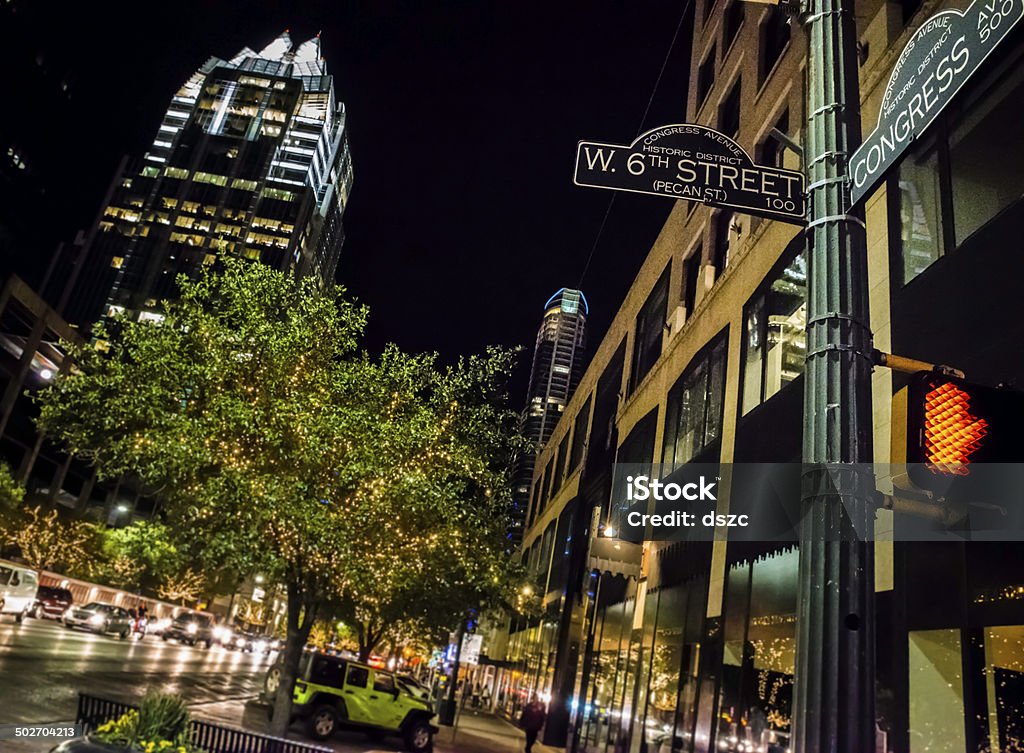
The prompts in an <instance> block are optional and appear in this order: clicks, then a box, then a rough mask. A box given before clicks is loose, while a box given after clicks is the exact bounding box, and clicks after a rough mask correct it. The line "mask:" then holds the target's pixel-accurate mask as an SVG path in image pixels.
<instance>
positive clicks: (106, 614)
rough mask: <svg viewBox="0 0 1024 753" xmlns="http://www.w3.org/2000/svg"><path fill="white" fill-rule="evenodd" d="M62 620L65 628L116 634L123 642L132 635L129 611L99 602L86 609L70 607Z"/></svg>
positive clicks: (87, 606) (94, 602) (92, 603)
mask: <svg viewBox="0 0 1024 753" xmlns="http://www.w3.org/2000/svg"><path fill="white" fill-rule="evenodd" d="M61 620H62V621H63V623H64V625H65V627H69V628H82V629H83V630H89V631H91V632H93V633H99V634H100V635H104V634H107V633H116V634H117V635H118V637H120V638H121V640H125V639H126V638H128V636H129V635H131V634H132V616H131V615H130V614H128V610H127V609H122V608H121V607H115V606H114V605H113V604H103V603H101V602H98V601H93V602H91V603H89V604H86V605H85V606H84V607H74V606H73V607H70V608H69V609H68V610H67V611H66V612H65V613H64V616H63V617H62V618H61Z"/></svg>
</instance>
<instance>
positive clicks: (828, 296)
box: [791, 0, 875, 753]
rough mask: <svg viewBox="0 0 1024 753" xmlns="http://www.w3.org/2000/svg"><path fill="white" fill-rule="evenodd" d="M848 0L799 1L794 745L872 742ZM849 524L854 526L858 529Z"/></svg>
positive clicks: (866, 419) (865, 408)
mask: <svg viewBox="0 0 1024 753" xmlns="http://www.w3.org/2000/svg"><path fill="white" fill-rule="evenodd" d="M853 5H854V3H853V0H804V3H803V7H802V12H803V19H802V20H803V22H804V24H805V25H806V28H807V32H808V58H809V59H808V63H807V66H808V67H807V71H808V73H807V144H806V151H805V165H806V170H807V180H808V186H807V190H808V200H809V206H810V210H809V218H808V227H807V241H808V243H807V258H808V270H809V276H808V294H807V361H806V367H805V369H806V376H805V379H806V391H805V397H804V400H805V406H804V417H805V418H804V449H803V458H804V463H805V467H804V478H803V501H802V505H803V507H802V509H803V517H802V519H801V523H800V570H799V584H798V607H797V611H798V619H797V643H796V650H797V658H796V688H795V694H794V713H793V739H792V741H791V743H792V747H793V750H794V751H796V753H870V752H871V751H874V749H875V680H874V678H875V649H874V628H875V624H874V623H875V619H874V598H875V594H874V588H875V579H874V545H873V544H872V543H871V542H870V541H869V540H867V539H869V538H870V536H866V537H865V536H863V534H864V533H865V532H868V533H870V532H872V531H873V524H874V510H875V508H874V503H873V501H872V499H873V492H874V475H873V473H872V472H871V470H870V463H871V462H872V460H873V457H872V443H871V433H872V424H871V416H872V411H871V368H872V338H871V330H870V325H869V318H868V279H867V247H866V242H865V233H864V223H863V221H862V220H861V219H860V218H858V217H855V216H852V215H851V214H850V209H851V202H850V185H849V180H848V160H849V157H850V156H851V154H852V153H853V151H854V149H856V147H857V146H859V144H860V141H861V129H860V94H859V85H858V80H857V75H858V74H857V31H856V24H855V21H854V14H853ZM858 531H859V532H860V534H861V535H860V536H859V535H858Z"/></svg>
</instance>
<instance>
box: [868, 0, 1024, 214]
mask: <svg viewBox="0 0 1024 753" xmlns="http://www.w3.org/2000/svg"><path fill="white" fill-rule="evenodd" d="M1022 16H1024V0H975V1H974V3H972V4H971V6H970V7H969V8H968V9H967V10H965V11H959V10H944V11H941V12H940V13H937V14H935V15H934V16H932V17H931V18H929V19H928V20H927V21H925V22H924V23H923V24H921V26H920V27H918V29H917V31H916V32H914V35H913V36H912V37H911V38H910V41H909V42H907V45H906V46H905V47H904V48H903V52H902V53H900V57H899V59H898V60H897V61H896V65H894V66H893V69H892V75H891V76H890V77H889V83H888V85H887V86H886V87H885V94H884V95H883V97H882V106H881V109H880V111H879V113H878V125H877V126H876V127H875V130H874V131H872V132H871V134H870V135H868V137H867V138H865V139H864V143H863V144H861V146H860V148H859V149H858V150H857V151H856V152H854V155H853V157H852V158H851V160H850V174H851V179H852V186H851V192H850V198H851V199H852V200H853V203H855V204H856V203H857V202H858V201H860V200H861V199H862V198H864V196H865V195H866V194H867V192H868V191H870V190H871V189H872V188H874V186H875V185H876V184H877V183H878V181H879V180H880V179H881V178H882V176H883V175H885V173H886V171H887V170H888V169H889V167H890V166H891V165H892V164H893V163H894V162H896V160H898V159H899V158H900V155H902V154H903V152H905V151H906V150H907V147H909V146H910V145H911V144H912V143H913V141H914V139H916V138H917V137H918V136H920V135H921V134H922V133H923V132H924V130H925V129H926V128H927V127H928V126H929V125H931V123H932V122H933V121H934V120H935V118H936V117H937V116H938V114H939V113H940V112H942V109H943V108H944V107H945V106H946V105H948V104H949V103H950V101H951V100H952V99H953V97H954V96H955V95H956V93H957V91H958V90H959V89H960V87H962V86H963V85H964V84H965V83H966V82H967V80H968V79H970V77H971V76H972V75H973V74H974V72H975V71H976V70H978V68H979V67H981V64H982V62H984V60H985V58H987V57H988V56H989V54H990V53H991V52H992V50H994V49H995V47H996V45H998V44H999V43H1000V42H1001V41H1002V40H1003V39H1005V38H1006V37H1007V36H1009V33H1010V29H1012V28H1013V27H1014V26H1016V25H1017V22H1018V21H1020V19H1021V17H1022Z"/></svg>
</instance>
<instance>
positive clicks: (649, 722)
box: [496, 0, 1024, 753]
mask: <svg viewBox="0 0 1024 753" xmlns="http://www.w3.org/2000/svg"><path fill="white" fill-rule="evenodd" d="M966 5H967V3H956V2H879V1H877V0H875V1H869V2H863V3H858V4H857V7H856V21H857V31H858V35H859V38H860V45H859V47H860V61H859V62H860V67H859V72H860V95H861V115H862V121H863V127H864V132H865V133H869V132H870V131H871V130H872V129H873V128H874V126H875V123H876V120H877V118H878V113H879V109H880V106H881V100H882V97H883V94H884V91H885V88H886V84H887V82H888V81H889V79H890V76H891V73H892V69H893V66H894V65H895V63H896V61H897V59H898V58H899V56H900V54H901V52H902V50H903V49H904V48H905V47H906V45H907V43H908V42H909V41H910V40H911V39H912V38H913V36H914V34H915V32H917V31H918V29H920V28H921V27H922V25H923V24H925V22H927V21H928V20H929V19H930V18H932V17H933V16H934V15H935V14H936V13H939V12H941V11H943V10H948V9H957V10H963V9H964V8H965V7H966ZM693 12H694V43H693V51H692V60H691V80H690V89H689V94H688V101H687V105H686V118H685V120H686V121H687V122H697V123H701V124H704V125H708V126H711V127H713V128H715V129H717V130H718V131H720V132H722V133H724V134H726V135H728V136H730V137H733V138H735V140H736V141H737V142H738V143H739V144H740V145H741V146H743V147H744V148H745V149H746V150H747V151H748V152H749V153H750V154H751V156H752V157H754V160H755V161H756V162H758V163H760V164H776V165H781V166H785V167H788V168H792V169H799V168H800V156H799V154H798V153H796V152H795V151H793V150H791V149H788V148H786V147H784V146H783V141H782V140H777V139H775V138H773V137H772V136H771V131H772V129H773V128H776V129H778V131H780V132H781V133H783V134H785V135H787V136H788V137H789V138H790V139H791V140H792V141H795V142H796V143H797V144H800V143H802V142H803V124H804V122H805V120H806V113H805V112H804V100H805V91H804V76H805V66H806V58H807V56H808V55H809V54H813V51H810V50H808V49H807V45H806V38H805V35H804V32H803V30H802V29H801V27H800V25H799V23H798V22H797V21H796V20H793V21H790V20H789V19H788V18H787V16H786V15H784V14H783V13H782V12H781V11H780V10H779V9H778V8H776V7H773V6H765V5H761V4H755V3H743V2H739V0H731V1H730V0H696V2H695V3H694V9H693ZM1022 63H1024V29H1021V28H1017V29H1015V30H1014V31H1013V32H1012V34H1011V36H1010V37H1008V38H1007V39H1006V40H1005V41H1004V42H1003V43H1002V44H1001V45H1000V47H999V48H997V49H996V50H995V51H994V52H993V53H992V54H991V55H990V56H989V58H988V59H987V60H986V61H985V63H984V65H983V66H982V67H981V68H980V69H979V70H978V71H977V73H976V74H975V75H974V76H972V77H971V79H970V81H969V82H968V83H967V84H966V85H965V86H963V88H962V89H961V90H960V91H958V92H957V94H956V97H955V99H954V100H953V101H952V102H951V104H950V106H949V107H947V108H946V109H945V110H944V111H943V112H942V113H941V115H940V116H939V117H938V119H937V120H936V122H935V123H934V124H932V125H931V126H930V127H929V128H928V129H927V130H926V131H925V132H924V133H921V134H918V138H917V139H916V141H915V142H914V144H913V145H912V147H911V148H910V149H909V151H908V152H907V153H906V154H905V155H904V156H903V157H902V159H901V160H900V161H899V162H898V163H897V164H896V165H894V166H893V167H892V168H891V169H890V170H889V171H888V172H887V174H886V175H885V177H884V180H883V181H882V182H881V184H880V185H879V186H878V187H877V188H876V189H874V190H873V191H872V193H871V194H870V195H868V196H867V197H866V199H865V200H864V202H863V204H862V211H863V214H864V219H865V222H866V228H867V243H868V259H867V267H868V269H867V272H868V277H869V282H870V292H871V325H872V329H873V332H874V342H875V347H876V348H877V349H878V350H881V351H884V352H888V353H896V354H899V355H903V356H908V357H911V358H916V359H922V360H924V361H928V362H931V363H943V364H950V365H953V366H955V367H956V368H959V369H962V370H963V371H965V372H966V373H967V374H968V377H969V378H970V379H971V380H972V381H973V382H977V383H980V384H984V385H989V386H995V385H997V384H1000V383H1013V382H1014V381H1016V382H1017V383H1018V384H1019V383H1021V380H1022V378H1024V355H1022V353H1024V350H1022V349H1021V348H1020V347H1019V345H1020V343H1021V342H1024V323H1022V322H1024V320H1022V318H1021V317H1020V316H1019V310H1020V305H1019V301H1018V299H1019V294H1018V293H1017V292H1016V289H1017V285H1018V283H1017V281H1018V280H1019V279H1020V273H1021V272H1022V271H1024V262H1022V261H1021V256H1020V254H1019V250H1018V248H1017V245H1016V242H1015V235H1016V228H1017V227H1018V226H1017V220H1018V219H1020V217H1021V214H1022V213H1024V202H1022V201H1021V197H1022V196H1024V177H1022V176H1024V171H1021V170H1020V169H1019V164H1018V163H1019V162H1020V161H1021V159H1022V158H1024V151H1021V150H1020V148H1019V146H1018V145H1019V143H1020V142H1019V140H1018V139H1017V136H1018V135H1021V133H1020V131H1021V128H1022V126H1021V122H1022V121H1021V118H1020V117H1019V112H1020V104H1019V103H1020V101H1021V100H1020V95H1021V93H1024V65H1022ZM651 200H652V201H656V200H659V199H654V198H652V199H651ZM858 211H860V210H858ZM804 244H805V241H804V234H803V231H802V228H800V227H799V226H796V225H790V224H783V223H780V222H775V221H767V220H759V219H757V218H753V217H750V216H746V215H743V214H740V213H733V212H729V211H727V210H721V209H713V208H710V207H707V206H704V205H700V204H696V203H688V202H683V201H679V202H676V205H675V207H674V208H673V210H672V212H671V214H670V216H669V218H668V220H667V221H666V223H665V225H664V227H663V229H662V231H661V233H660V235H659V237H658V239H657V240H656V242H655V243H654V245H653V247H652V248H651V249H650V251H649V252H648V254H647V256H646V258H645V259H644V261H643V263H642V265H641V267H640V271H639V273H638V274H637V277H636V279H635V281H634V282H633V285H632V286H631V288H630V290H629V292H628V293H627V295H626V298H625V301H624V302H623V304H622V306H621V308H620V309H619V311H618V313H617V315H616V317H615V319H614V321H613V323H612V325H611V327H610V329H609V332H608V334H607V335H606V337H605V338H604V340H603V341H602V342H601V344H600V345H599V346H598V347H597V348H596V351H595V353H594V355H593V358H592V360H591V362H590V365H589V367H588V369H587V371H586V373H585V374H584V376H583V378H582V379H581V381H580V385H579V387H578V388H577V390H576V393H575V395H574V396H573V398H572V399H571V400H570V401H569V403H568V404H567V406H566V407H565V410H564V411H563V413H562V417H561V419H560V421H559V422H558V425H557V426H556V427H555V430H554V432H553V433H552V435H551V438H550V440H549V441H548V442H547V443H546V445H545V446H544V448H543V449H542V450H541V452H540V454H539V456H538V458H537V462H536V466H535V470H534V475H533V484H532V490H533V494H534V496H535V498H536V502H537V505H536V512H535V514H534V515H533V516H532V522H531V523H530V525H528V526H527V528H526V531H525V534H524V536H523V545H522V547H521V550H520V551H521V557H522V560H523V562H524V563H526V565H527V567H528V568H529V570H530V572H531V574H532V576H533V579H534V581H535V582H536V583H537V590H538V593H539V594H541V595H542V596H541V605H540V610H539V614H534V615H532V616H530V617H523V616H520V617H517V618H515V619H514V620H513V624H512V629H511V631H510V635H509V639H508V654H507V657H506V659H507V661H506V666H505V667H504V668H502V669H501V671H500V672H499V673H498V678H497V682H498V688H497V691H496V697H497V698H498V700H499V706H500V708H502V709H504V710H505V711H506V712H508V713H514V712H515V711H516V709H517V708H518V707H519V705H520V704H521V703H522V702H523V699H524V698H525V697H526V696H527V695H528V694H529V693H532V692H538V693H540V694H541V695H542V697H544V698H550V700H551V709H550V721H549V725H548V728H547V730H546V733H545V735H546V740H545V741H546V742H548V743H549V744H553V745H560V746H562V745H564V746H566V747H567V748H568V749H570V750H575V751H587V752H588V753H597V752H598V751H600V752H601V753H609V752H611V751H615V752H616V753H626V752H628V753H641V752H643V751H646V753H676V752H678V751H687V752H688V753H689V752H691V751H692V752H694V753H707V752H709V751H740V752H750V751H756V753H775V752H778V753H782V752H783V751H787V753H788V751H789V749H790V745H789V735H790V732H791V729H792V721H793V720H792V714H793V686H794V679H795V665H796V661H795V656H796V645H795V643H796V620H797V596H796V594H797V565H798V561H799V549H798V547H797V546H796V545H794V544H771V543H764V542H749V541H741V540H738V539H737V537H735V536H731V537H730V538H731V539H732V540H716V541H713V542H693V541H679V542H675V543H659V542H648V543H645V544H643V545H639V546H638V545H633V544H630V543H628V542H619V541H617V540H616V539H615V537H614V535H612V536H607V537H605V536H600V534H602V533H613V531H609V529H612V528H613V527H614V526H615V525H616V522H617V521H616V518H615V514H616V513H615V510H613V509H612V505H611V500H612V498H613V477H614V464H616V463H631V464H644V465H646V466H649V467H651V468H652V469H655V468H657V469H659V472H660V473H662V474H670V473H672V472H674V471H675V470H676V469H678V468H680V467H683V466H686V465H689V464H697V463H722V464H729V463H779V464H781V463H795V462H799V461H800V458H801V447H802V432H803V407H804V406H803V403H804V389H803V363H804V355H805V340H804V328H805V324H806V321H805V320H806V300H807V268H806V258H805V247H804ZM908 379H909V377H908V375H906V374H902V373H898V372H894V371H890V370H887V369H883V368H878V369H876V370H875V372H874V374H873V378H872V392H873V438H874V453H875V461H876V463H879V464H889V463H897V464H898V463H901V462H903V461H904V460H905V449H906V434H907V423H906V421H907V419H906V415H905V413H904V409H903V407H902V397H901V396H902V395H903V394H905V393H904V387H905V385H906V384H907V382H908ZM575 447H580V448H581V451H580V452H579V453H575V452H572V451H570V452H569V456H568V460H567V461H564V462H560V461H559V455H560V453H562V452H563V448H575ZM549 468H550V469H556V470H552V471H550V472H548V469H549ZM552 474H554V477H552ZM895 483H896V482H895V481H893V480H891V479H890V484H891V486H890V489H889V490H888V491H894V489H895ZM880 490H882V491H886V490H884V489H881V487H880ZM741 502H742V500H740V499H739V498H738V497H737V498H734V499H732V500H730V498H729V494H728V493H723V494H722V495H721V496H720V497H719V501H718V505H719V509H720V510H724V511H728V510H729V509H730V504H732V505H734V506H735V505H739V504H741ZM891 526H892V522H891V517H890V514H889V513H888V511H886V510H879V511H878V515H877V520H876V536H877V538H878V541H877V542H876V545H875V576H874V577H875V594H876V601H877V604H876V611H877V614H876V618H875V624H874V625H873V628H874V630H875V633H876V668H875V672H876V679H877V682H876V716H877V719H876V726H877V740H878V742H877V746H876V749H877V750H878V751H883V750H884V751H892V752H893V753H919V752H923V751H965V750H967V751H996V750H1001V751H1012V750H1017V749H1019V747H1020V746H1021V743H1022V740H1024V553H1022V550H1021V548H1020V545H1019V544H1011V543H1004V542H987V543H979V542H970V541H963V542H956V543H946V542H934V541H932V542H927V541H920V542H910V541H892V540H888V541H887V540H886V536H885V533H886V530H887V527H888V528H891ZM890 538H891V537H890Z"/></svg>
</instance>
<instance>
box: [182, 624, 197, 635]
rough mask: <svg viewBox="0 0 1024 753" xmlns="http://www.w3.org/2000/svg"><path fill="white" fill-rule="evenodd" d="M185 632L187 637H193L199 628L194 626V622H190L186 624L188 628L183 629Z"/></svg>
mask: <svg viewBox="0 0 1024 753" xmlns="http://www.w3.org/2000/svg"><path fill="white" fill-rule="evenodd" d="M185 632H186V633H188V634H189V635H195V634H196V633H198V632H199V626H198V625H196V623H194V622H190V623H189V624H188V627H187V628H185Z"/></svg>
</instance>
